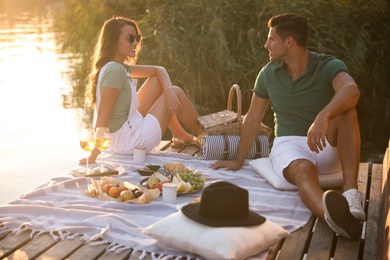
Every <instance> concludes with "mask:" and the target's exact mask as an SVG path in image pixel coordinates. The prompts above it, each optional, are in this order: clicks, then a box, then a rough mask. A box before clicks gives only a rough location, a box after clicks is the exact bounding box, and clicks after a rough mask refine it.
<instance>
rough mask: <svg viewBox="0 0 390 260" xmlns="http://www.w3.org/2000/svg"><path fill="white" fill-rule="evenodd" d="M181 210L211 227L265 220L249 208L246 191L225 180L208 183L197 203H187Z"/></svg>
mask: <svg viewBox="0 0 390 260" xmlns="http://www.w3.org/2000/svg"><path fill="white" fill-rule="evenodd" d="M181 211H182V212H183V214H184V215H185V216H187V217H189V218H191V219H193V220H195V221H197V222H200V223H202V224H205V225H208V226H212V227H238V226H254V225H260V224H262V223H264V221H265V218H264V217H263V216H261V215H259V214H257V213H255V212H252V211H250V210H249V194H248V191H247V190H246V189H243V188H241V187H238V186H237V185H234V184H232V183H229V182H226V181H220V182H215V183H213V184H211V185H209V186H208V187H206V188H205V189H204V190H203V193H202V197H201V200H200V202H199V203H193V204H188V205H186V206H184V207H183V208H182V209H181Z"/></svg>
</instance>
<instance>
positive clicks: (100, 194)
mask: <svg viewBox="0 0 390 260" xmlns="http://www.w3.org/2000/svg"><path fill="white" fill-rule="evenodd" d="M76 184H77V186H78V187H79V189H80V190H81V191H82V192H83V193H85V194H87V195H89V196H91V197H94V198H97V199H100V200H104V201H116V202H127V203H133V204H146V203H149V202H151V201H153V200H155V199H156V198H157V197H158V196H160V193H161V191H160V190H159V189H146V188H145V187H142V186H136V185H134V184H132V183H130V182H126V181H122V180H118V179H115V178H113V177H107V176H106V177H102V178H101V179H100V180H95V179H91V183H90V184H88V185H87V189H81V188H80V186H79V184H78V183H76Z"/></svg>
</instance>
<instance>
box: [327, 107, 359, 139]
mask: <svg viewBox="0 0 390 260" xmlns="http://www.w3.org/2000/svg"><path fill="white" fill-rule="evenodd" d="M358 130H359V124H358V116H357V112H356V109H355V108H352V109H349V110H348V111H345V112H344V113H342V114H340V115H338V116H337V117H335V118H333V119H332V120H330V121H329V125H328V132H327V138H328V141H329V143H330V144H331V145H332V146H337V139H338V136H339V135H340V134H341V135H342V134H343V133H346V134H348V133H349V134H350V133H352V132H355V131H358Z"/></svg>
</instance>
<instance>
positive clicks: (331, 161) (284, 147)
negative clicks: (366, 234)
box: [270, 136, 342, 179]
mask: <svg viewBox="0 0 390 260" xmlns="http://www.w3.org/2000/svg"><path fill="white" fill-rule="evenodd" d="M270 157H271V159H272V165H273V167H274V170H275V172H276V174H278V175H279V176H280V177H281V178H283V179H285V178H284V176H283V170H284V169H285V168H287V166H289V165H290V163H291V162H292V161H295V160H297V159H307V160H309V161H311V162H312V163H314V165H315V166H316V167H317V170H318V174H334V173H341V172H342V167H341V163H340V159H339V157H338V153H337V147H333V146H331V145H330V144H329V142H328V140H326V147H325V148H324V149H323V150H322V151H320V152H319V153H316V152H312V151H311V150H310V148H309V146H308V145H307V137H306V136H282V137H276V138H275V140H274V143H273V147H272V150H271V156H270Z"/></svg>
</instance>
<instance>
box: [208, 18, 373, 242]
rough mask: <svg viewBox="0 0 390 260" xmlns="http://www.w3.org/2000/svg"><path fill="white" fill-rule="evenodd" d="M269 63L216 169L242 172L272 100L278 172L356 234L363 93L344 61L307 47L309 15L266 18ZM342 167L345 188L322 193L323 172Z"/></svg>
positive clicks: (360, 213)
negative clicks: (230, 155)
mask: <svg viewBox="0 0 390 260" xmlns="http://www.w3.org/2000/svg"><path fill="white" fill-rule="evenodd" d="M268 27H269V33H268V39H267V42H266V43H265V46H264V47H265V48H266V49H267V50H268V52H269V59H270V62H269V63H268V64H267V65H265V66H264V67H263V68H262V70H261V71H260V73H259V75H258V77H257V79H256V82H255V86H254V89H253V92H254V93H253V95H252V100H251V105H250V108H249V111H248V113H247V115H246V116H245V120H244V124H243V128H242V133H241V139H240V144H239V148H238V153H237V157H236V159H235V160H233V161H217V162H215V163H214V164H213V165H211V166H210V167H211V168H214V169H218V168H225V169H227V170H239V169H240V168H241V166H242V165H243V163H244V161H245V158H246V155H247V153H248V151H249V149H250V147H251V145H252V142H253V140H254V138H255V137H256V135H257V129H258V126H259V125H260V122H261V121H262V119H263V115H264V112H265V109H266V107H267V105H268V103H269V101H271V103H272V109H273V111H274V117H275V136H276V137H275V140H274V144H273V147H272V151H271V157H272V164H273V167H274V169H275V172H276V173H277V174H279V175H280V176H281V177H282V178H285V179H286V180H287V181H289V182H291V183H293V184H295V185H296V186H297V187H298V191H299V194H300V197H301V199H302V201H303V202H304V203H305V205H306V206H307V207H308V208H309V209H310V210H311V211H312V212H313V213H314V214H315V215H316V216H318V217H319V218H321V219H323V220H325V221H326V222H327V223H328V225H329V226H330V228H331V229H332V230H334V231H335V232H336V233H337V234H339V235H341V236H344V237H349V238H352V239H358V238H359V236H360V233H361V229H362V224H361V222H360V221H364V220H365V217H366V216H365V213H364V210H363V208H362V201H361V195H360V192H359V191H358V190H357V175H358V169H359V161H360V132H359V126H358V121H357V114H356V110H355V106H356V104H357V102H358V99H359V96H360V92H359V89H358V87H357V85H356V83H355V81H354V80H353V79H352V77H351V76H350V75H349V74H348V70H347V67H346V65H345V64H344V63H343V62H342V61H340V60H338V59H336V58H334V57H332V56H328V55H323V54H317V53H314V52H311V51H309V50H308V49H307V34H308V26H307V21H306V19H305V18H304V17H302V16H299V15H295V14H282V15H277V16H274V17H272V18H271V19H270V20H269V21H268ZM340 171H342V172H343V176H344V185H343V189H344V193H343V194H342V195H341V194H340V193H338V192H336V191H327V192H325V193H324V191H323V190H322V189H321V188H320V186H319V180H318V174H326V173H336V172H340Z"/></svg>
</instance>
